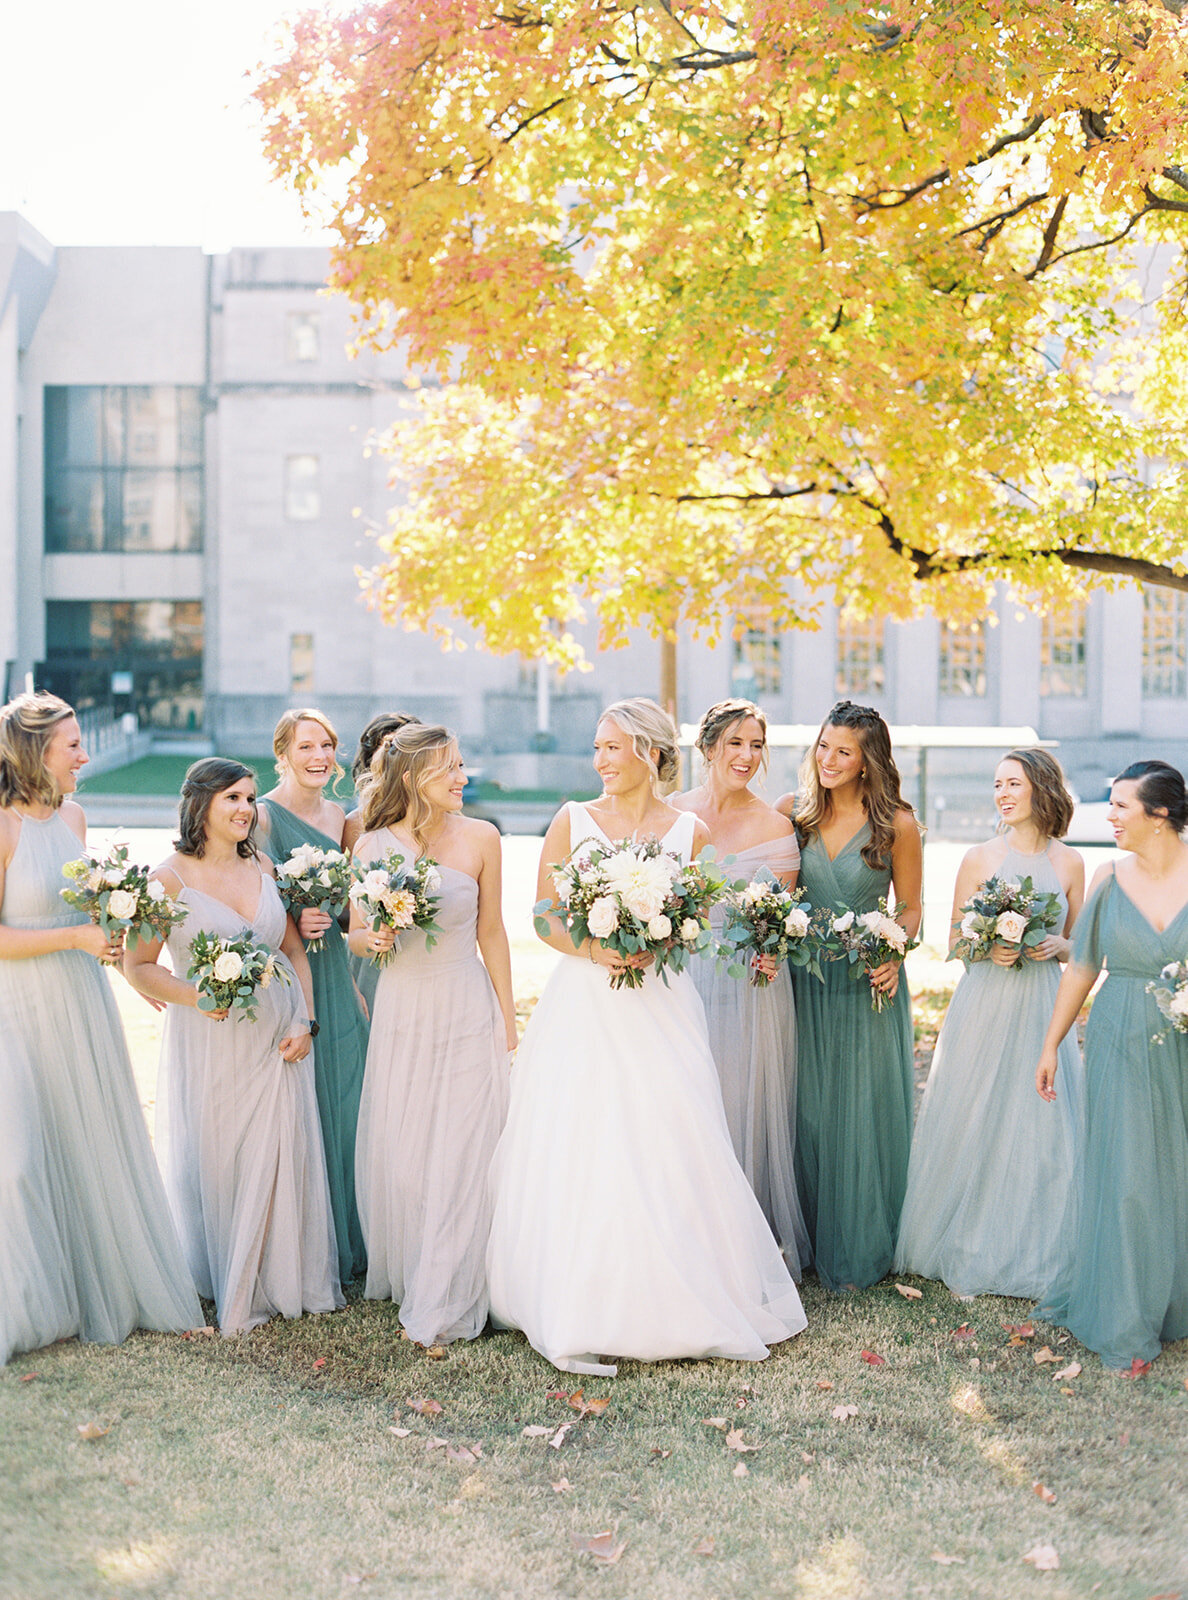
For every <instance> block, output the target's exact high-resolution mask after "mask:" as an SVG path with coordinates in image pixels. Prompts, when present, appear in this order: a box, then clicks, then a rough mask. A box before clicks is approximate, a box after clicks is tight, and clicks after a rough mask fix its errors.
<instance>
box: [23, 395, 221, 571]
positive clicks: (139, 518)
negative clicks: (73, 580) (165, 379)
mask: <svg viewBox="0 0 1188 1600" xmlns="http://www.w3.org/2000/svg"><path fill="white" fill-rule="evenodd" d="M202 462H203V451H202V402H201V395H200V391H199V390H198V389H176V388H168V387H165V386H157V387H152V388H149V387H132V388H115V387H110V386H109V387H106V388H100V387H98V386H96V385H80V386H77V387H71V388H59V387H49V388H47V389H46V391H45V548H46V549H47V550H48V551H51V552H59V551H80V550H116V551H141V550H201V548H202Z"/></svg>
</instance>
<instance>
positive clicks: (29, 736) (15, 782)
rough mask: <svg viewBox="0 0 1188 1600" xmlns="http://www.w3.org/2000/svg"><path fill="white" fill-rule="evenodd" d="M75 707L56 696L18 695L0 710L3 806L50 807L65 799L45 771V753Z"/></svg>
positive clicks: (0, 795) (0, 792)
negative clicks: (55, 733) (55, 732)
mask: <svg viewBox="0 0 1188 1600" xmlns="http://www.w3.org/2000/svg"><path fill="white" fill-rule="evenodd" d="M73 715H74V707H73V706H68V705H67V704H66V702H65V700H59V698H58V696H57V695H56V694H47V693H45V691H43V690H38V691H37V693H36V694H18V695H17V696H16V698H15V699H13V700H10V701H9V702H8V704H7V705H6V706H4V707H3V708H2V709H0V806H12V805H25V806H28V805H47V806H52V807H53V808H54V810H55V811H56V810H57V809H58V807H59V806H60V805H61V804H62V801H63V800H64V799H65V795H63V794H62V792H61V790H60V789H59V788H58V785H57V784H56V783H55V781H54V779H53V778H52V777H51V775H50V774H49V772H48V771H47V770H46V765H45V752H46V750H47V749H48V748H49V742H50V740H51V739H52V738H53V736H54V729H55V728H56V727H57V726H58V724H59V723H60V722H65V721H66V719H67V717H72V716H73Z"/></svg>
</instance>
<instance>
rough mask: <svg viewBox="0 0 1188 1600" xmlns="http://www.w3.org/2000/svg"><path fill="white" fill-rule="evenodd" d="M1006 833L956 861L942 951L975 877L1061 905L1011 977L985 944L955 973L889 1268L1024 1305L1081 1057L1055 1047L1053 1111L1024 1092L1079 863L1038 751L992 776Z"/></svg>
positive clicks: (1069, 1169) (1016, 753)
mask: <svg viewBox="0 0 1188 1600" xmlns="http://www.w3.org/2000/svg"><path fill="white" fill-rule="evenodd" d="M994 803H995V805H996V806H997V808H998V814H999V817H1000V819H1001V823H1002V826H1003V827H1004V828H1005V830H1006V831H1005V833H1004V834H1001V835H1000V836H999V837H998V838H996V839H991V840H989V841H988V842H987V843H986V844H979V845H975V846H974V848H973V849H972V850H969V851H967V852H966V855H965V857H964V859H963V860H962V863H961V866H960V868H959V869H958V872H957V882H956V886H955V889H954V892H953V920H952V929H951V935H950V941H951V943H952V942H954V941H956V940H957V939H958V938H960V936H961V907H962V906H963V905H964V903H965V902H966V901H967V900H968V899H969V897H970V896H971V895H972V894H973V893H974V892H975V890H976V889H977V888H978V886H979V885H980V884H983V883H985V881H986V880H987V878H990V877H994V876H997V877H1000V878H1015V879H1019V878H1025V877H1029V878H1030V879H1031V880H1032V882H1033V883H1034V885H1035V887H1036V888H1037V889H1039V890H1046V891H1050V892H1051V893H1053V894H1055V895H1056V896H1057V897H1058V899H1059V902H1060V922H1059V924H1058V931H1056V932H1053V933H1051V934H1050V935H1049V936H1048V937H1047V938H1046V939H1045V940H1044V941H1043V943H1042V944H1039V945H1036V946H1035V948H1034V950H1033V951H1031V952H1030V958H1029V959H1025V961H1024V963H1023V965H1022V967H1020V968H1018V969H1014V968H1012V969H1011V970H1010V971H1008V970H1006V969H1007V968H1008V967H1010V966H1011V963H1012V962H1013V960H1014V958H1015V955H1016V954H1017V951H1018V946H1015V947H1014V948H1013V949H1012V948H1010V947H1008V946H1006V945H1001V944H998V945H995V946H994V947H993V949H992V950H991V953H990V958H989V960H988V961H979V962H977V963H976V964H974V965H970V966H968V967H967V969H966V972H965V975H964V976H963V977H962V979H961V981H960V982H959V983H958V985H957V988H956V990H955V992H954V994H953V998H952V1001H951V1002H950V1004H949V1009H948V1012H947V1013H946V1016H945V1021H944V1026H943V1027H942V1028H941V1032H940V1038H939V1039H938V1041H937V1046H936V1053H935V1055H934V1056H933V1060H932V1071H931V1072H930V1073H929V1075H928V1087H927V1088H926V1089H925V1091H924V1103H923V1105H922V1106H921V1108H920V1116H919V1120H918V1121H917V1123H916V1131H915V1135H914V1138H913V1140H912V1155H911V1162H910V1164H909V1167H908V1187H907V1198H906V1200H905V1201H904V1206H903V1216H902V1219H901V1221H900V1226H899V1244H898V1246H897V1248H896V1251H895V1269H896V1271H897V1272H915V1273H918V1274H919V1275H920V1276H921V1277H922V1278H942V1279H943V1280H944V1281H945V1283H947V1284H948V1286H949V1288H950V1289H953V1290H955V1291H956V1293H958V1294H966V1295H970V1294H1005V1295H1018V1296H1020V1297H1021V1298H1025V1299H1031V1300H1034V1299H1035V1297H1036V1296H1037V1295H1039V1294H1041V1293H1042V1292H1043V1290H1044V1289H1045V1288H1046V1287H1047V1285H1048V1284H1049V1283H1050V1282H1051V1281H1052V1277H1053V1275H1054V1273H1055V1271H1056V1267H1057V1265H1058V1256H1057V1253H1056V1252H1057V1238H1056V1233H1055V1230H1054V1229H1051V1228H1048V1227H1043V1226H1038V1225H1037V1218H1041V1217H1059V1216H1060V1215H1061V1213H1062V1212H1063V1209H1064V1204H1065V1201H1066V1199H1067V1196H1068V1193H1069V1190H1070V1187H1071V1184H1072V1177H1073V1161H1074V1155H1075V1151H1076V1145H1077V1139H1076V1133H1077V1114H1078V1111H1079V1108H1080V1099H1081V1094H1080V1089H1081V1079H1082V1071H1081V1055H1080V1051H1079V1050H1078V1049H1077V1046H1076V1043H1075V1041H1074V1040H1072V1039H1066V1040H1065V1042H1064V1044H1062V1045H1061V1047H1060V1053H1059V1061H1060V1081H1061V1085H1062V1091H1063V1092H1062V1095H1061V1101H1060V1108H1059V1112H1060V1114H1059V1115H1056V1116H1054V1115H1052V1114H1051V1113H1050V1112H1046V1111H1045V1108H1044V1107H1043V1106H1042V1105H1041V1104H1040V1102H1039V1101H1038V1100H1037V1099H1036V1097H1035V1095H1034V1093H1033V1092H1032V1082H1033V1074H1032V1071H1031V1067H1030V1063H1031V1062H1032V1061H1034V1060H1035V1057H1036V1055H1037V1053H1038V1050H1039V1048H1040V1046H1041V1045H1042V1043H1043V1038H1044V1034H1045V1032H1046V1031H1047V1027H1048V1023H1049V1021H1050V1019H1051V1016H1052V1007H1053V1005H1054V1004H1055V1001H1056V990H1057V986H1058V984H1059V975H1058V970H1057V964H1058V963H1059V962H1061V961H1067V960H1068V957H1069V940H1068V935H1069V933H1070V931H1071V929H1072V925H1073V923H1074V922H1075V921H1076V917H1077V913H1078V911H1079V910H1080V909H1081V902H1082V900H1083V899H1084V895H1085V866H1084V862H1083V861H1082V859H1081V857H1080V855H1079V854H1078V853H1077V852H1076V851H1075V850H1070V849H1069V847H1068V846H1067V845H1064V844H1061V843H1060V839H1061V837H1062V835H1064V834H1065V833H1067V831H1068V826H1069V823H1070V822H1071V821H1072V812H1073V800H1072V796H1071V795H1070V794H1069V792H1068V790H1067V789H1066V788H1065V785H1064V774H1063V772H1062V771H1061V770H1060V764H1059V762H1057V761H1056V760H1055V759H1054V758H1053V757H1052V756H1050V755H1049V754H1048V752H1047V751H1046V750H1011V751H1010V752H1009V753H1008V754H1007V755H1005V756H1004V757H1003V758H1002V760H1001V761H1000V762H999V763H998V767H997V769H996V771H995V774H994Z"/></svg>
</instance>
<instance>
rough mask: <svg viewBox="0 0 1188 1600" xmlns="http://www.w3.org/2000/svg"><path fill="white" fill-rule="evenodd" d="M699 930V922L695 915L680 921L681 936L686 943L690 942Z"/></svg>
mask: <svg viewBox="0 0 1188 1600" xmlns="http://www.w3.org/2000/svg"><path fill="white" fill-rule="evenodd" d="M700 932H701V924H700V922H698V920H697V918H696V917H686V918H685V920H684V922H682V923H681V938H682V939H683V940H684V942H685V943H686V944H692V943H693V941H694V939H696V938H697V936H698V934H699V933H700Z"/></svg>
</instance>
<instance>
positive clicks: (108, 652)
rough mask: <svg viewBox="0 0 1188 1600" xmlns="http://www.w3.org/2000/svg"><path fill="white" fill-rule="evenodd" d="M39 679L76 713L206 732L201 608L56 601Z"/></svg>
mask: <svg viewBox="0 0 1188 1600" xmlns="http://www.w3.org/2000/svg"><path fill="white" fill-rule="evenodd" d="M45 636H46V660H45V670H44V672H43V674H42V681H43V683H44V685H45V687H46V688H47V689H51V690H52V691H53V692H54V693H55V694H60V695H61V696H62V698H63V699H64V700H68V701H69V702H70V704H71V705H73V706H75V707H77V708H78V709H80V710H81V709H84V708H87V707H90V706H96V705H114V706H115V708H116V710H117V711H135V713H136V715H137V717H138V718H139V720H140V723H141V725H142V726H143V727H155V728H170V729H176V730H181V731H189V730H191V729H197V728H201V726H202V719H203V702H202V646H203V619H202V603H201V601H198V600H179V601H173V600H51V601H50V602H49V603H48V605H47V606H46V617H45Z"/></svg>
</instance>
